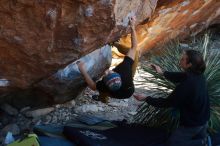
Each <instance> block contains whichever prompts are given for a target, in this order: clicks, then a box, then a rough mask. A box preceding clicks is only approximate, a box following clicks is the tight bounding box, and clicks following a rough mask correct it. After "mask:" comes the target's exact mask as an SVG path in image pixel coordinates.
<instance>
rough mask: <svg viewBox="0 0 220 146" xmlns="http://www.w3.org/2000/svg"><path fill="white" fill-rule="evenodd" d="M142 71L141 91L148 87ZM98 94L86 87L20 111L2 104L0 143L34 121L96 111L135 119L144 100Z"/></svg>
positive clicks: (58, 120) (109, 117) (59, 122)
mask: <svg viewBox="0 0 220 146" xmlns="http://www.w3.org/2000/svg"><path fill="white" fill-rule="evenodd" d="M140 72H141V71H140V70H139V71H138V72H137V74H136V76H135V84H136V89H137V92H143V91H144V90H145V89H143V88H142V87H141V85H139V82H138V81H139V80H140V76H139V73H140ZM142 74H143V73H142ZM94 94H96V93H95V92H93V91H91V90H90V89H89V88H86V89H85V90H84V91H83V92H82V93H81V95H79V96H78V97H77V98H76V99H75V100H72V101H69V102H67V103H65V104H59V105H54V106H53V107H48V108H43V109H32V108H31V107H25V108H23V109H21V110H20V111H18V110H17V109H15V108H14V107H11V106H10V105H8V104H2V105H1V106H0V117H1V119H0V129H1V131H0V143H1V144H3V142H4V138H5V135H6V134H7V132H9V131H10V132H12V133H13V135H19V134H21V133H23V131H25V130H27V129H30V130H31V129H32V127H33V126H34V125H40V124H57V125H65V124H66V123H70V122H71V121H72V120H74V119H75V118H76V117H77V116H78V115H80V114H89V115H95V116H98V117H102V118H104V119H107V120H123V119H126V120H127V121H131V120H132V117H133V115H134V114H136V110H137V108H138V106H139V105H140V104H141V102H139V101H137V100H136V99H134V98H133V97H131V98H129V99H123V100H120V99H113V98H110V100H109V103H107V104H105V103H102V102H100V101H95V100H94V99H92V95H94Z"/></svg>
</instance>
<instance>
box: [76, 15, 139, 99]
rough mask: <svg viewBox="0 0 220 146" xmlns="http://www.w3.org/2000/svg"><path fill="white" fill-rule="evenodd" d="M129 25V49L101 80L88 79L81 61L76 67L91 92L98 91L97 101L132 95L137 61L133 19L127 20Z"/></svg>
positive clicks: (88, 76)
mask: <svg viewBox="0 0 220 146" xmlns="http://www.w3.org/2000/svg"><path fill="white" fill-rule="evenodd" d="M129 24H130V28H131V48H130V49H129V50H128V52H127V54H126V56H125V57H124V60H123V61H122V62H121V63H120V64H119V65H117V66H116V67H115V68H114V69H113V70H107V71H105V74H104V76H103V77H102V79H101V80H99V81H97V82H95V81H93V79H92V78H91V77H90V75H89V74H88V72H87V71H86V69H85V64H84V62H82V61H78V62H77V65H78V68H79V71H80V72H81V73H82V75H83V77H84V79H85V81H86V83H87V84H88V86H89V87H90V88H91V89H92V90H98V91H99V96H98V99H99V100H101V101H102V102H104V103H106V102H107V101H108V96H110V97H112V98H118V99H125V98H129V97H131V96H132V95H133V93H134V83H133V75H134V72H135V70H136V67H135V69H132V68H134V67H133V66H134V64H135V66H137V65H136V63H134V62H135V61H136V62H137V61H138V53H137V52H138V51H137V36H136V32H135V18H134V17H131V18H129Z"/></svg>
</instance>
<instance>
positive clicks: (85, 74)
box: [76, 61, 96, 91]
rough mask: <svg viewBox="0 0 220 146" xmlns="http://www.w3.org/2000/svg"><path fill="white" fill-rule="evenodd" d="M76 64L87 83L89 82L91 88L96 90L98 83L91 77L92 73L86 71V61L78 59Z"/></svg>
mask: <svg viewBox="0 0 220 146" xmlns="http://www.w3.org/2000/svg"><path fill="white" fill-rule="evenodd" d="M76 64H77V66H78V68H79V71H80V72H81V73H82V75H83V77H84V79H85V81H86V83H87V84H88V86H89V88H91V89H92V90H94V91H95V90H96V83H95V82H94V81H93V79H92V78H91V77H90V75H89V74H88V72H87V71H86V69H85V65H84V62H82V61H77V62H76Z"/></svg>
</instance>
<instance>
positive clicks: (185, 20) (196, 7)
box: [120, 0, 220, 52]
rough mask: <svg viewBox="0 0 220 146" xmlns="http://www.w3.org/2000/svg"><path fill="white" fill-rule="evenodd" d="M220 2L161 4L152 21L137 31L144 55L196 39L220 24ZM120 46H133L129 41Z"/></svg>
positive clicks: (185, 0)
mask: <svg viewBox="0 0 220 146" xmlns="http://www.w3.org/2000/svg"><path fill="white" fill-rule="evenodd" d="M219 18H220V1H219V0H176V1H174V0H169V1H165V0H161V1H159V2H158V7H157V8H156V11H155V13H154V14H153V16H152V18H151V20H150V21H149V22H148V23H146V24H144V25H141V26H139V27H138V28H137V33H138V42H139V44H138V47H139V49H141V50H142V52H146V51H147V50H149V49H152V48H156V47H160V46H162V44H163V43H166V42H167V41H170V40H172V39H175V38H180V39H183V38H186V37H187V36H189V35H196V34H197V33H199V32H200V31H202V30H204V29H205V28H207V27H208V26H210V25H212V24H217V23H220V19H219ZM120 44H121V45H122V46H124V47H129V46H130V37H129V36H127V37H124V38H122V39H121V41H120Z"/></svg>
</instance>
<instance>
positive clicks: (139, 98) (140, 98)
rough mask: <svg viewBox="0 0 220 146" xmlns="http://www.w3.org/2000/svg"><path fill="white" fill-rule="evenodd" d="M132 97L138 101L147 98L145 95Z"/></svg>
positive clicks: (135, 94)
mask: <svg viewBox="0 0 220 146" xmlns="http://www.w3.org/2000/svg"><path fill="white" fill-rule="evenodd" d="M133 96H134V98H135V99H137V100H138V101H144V100H146V99H147V96H146V95H143V94H137V93H134V94H133Z"/></svg>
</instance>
